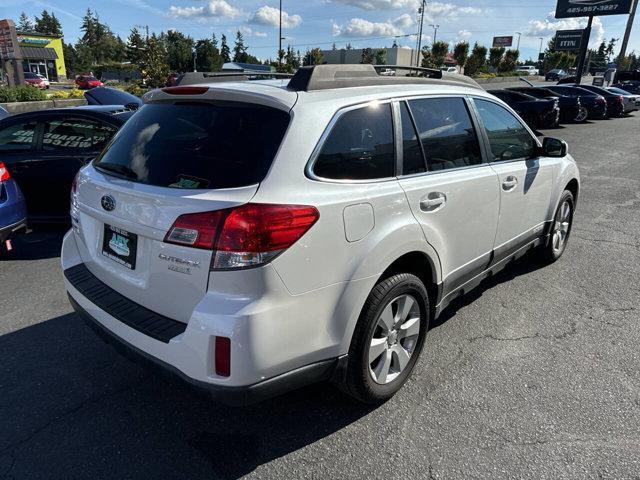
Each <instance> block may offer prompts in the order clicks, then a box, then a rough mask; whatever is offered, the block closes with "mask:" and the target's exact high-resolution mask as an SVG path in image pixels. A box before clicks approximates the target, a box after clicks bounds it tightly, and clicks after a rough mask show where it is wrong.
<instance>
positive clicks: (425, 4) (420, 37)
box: [416, 0, 427, 67]
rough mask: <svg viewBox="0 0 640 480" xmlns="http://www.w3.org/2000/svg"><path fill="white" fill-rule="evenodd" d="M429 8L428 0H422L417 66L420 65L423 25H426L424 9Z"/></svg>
mask: <svg viewBox="0 0 640 480" xmlns="http://www.w3.org/2000/svg"><path fill="white" fill-rule="evenodd" d="M426 8H427V0H422V6H421V7H420V8H419V9H418V13H419V14H420V30H419V32H418V52H417V55H416V67H419V66H420V50H421V48H422V27H423V26H424V11H425V10H426Z"/></svg>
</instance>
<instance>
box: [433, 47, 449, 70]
mask: <svg viewBox="0 0 640 480" xmlns="http://www.w3.org/2000/svg"><path fill="white" fill-rule="evenodd" d="M447 53H449V44H448V43H447V42H435V43H434V44H433V45H432V46H431V55H432V56H433V63H434V67H433V68H440V67H442V66H444V61H445V59H446V58H447Z"/></svg>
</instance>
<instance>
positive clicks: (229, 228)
mask: <svg viewBox="0 0 640 480" xmlns="http://www.w3.org/2000/svg"><path fill="white" fill-rule="evenodd" d="M319 217H320V214H319V213H318V210H317V209H316V208H315V207H311V206H307V205H272V204H261V203H248V204H246V205H242V206H240V207H236V208H228V209H224V210H217V211H214V212H204V213H189V214H185V215H180V216H179V217H178V219H177V220H176V221H175V222H174V224H173V226H172V227H171V228H170V229H169V232H168V233H167V235H166V237H165V239H164V241H165V242H167V243H173V244H176V245H185V246H189V247H194V248H203V249H208V250H213V251H214V257H213V260H212V264H211V268H212V269H213V270H228V269H235V268H247V267H255V266H258V265H262V264H264V263H267V262H269V261H271V260H272V259H274V258H275V257H276V256H278V255H279V254H280V253H282V252H283V251H284V250H286V249H287V248H289V247H290V246H291V245H293V244H294V243H295V242H297V241H298V240H299V239H300V238H301V237H302V236H303V235H304V234H305V233H306V232H307V231H308V230H309V229H310V228H311V227H312V226H313V224H314V223H316V222H317V221H318V218H319Z"/></svg>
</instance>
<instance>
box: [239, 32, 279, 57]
mask: <svg viewBox="0 0 640 480" xmlns="http://www.w3.org/2000/svg"><path fill="white" fill-rule="evenodd" d="M281 58H282V57H281ZM233 61H234V62H240V63H247V47H246V45H245V44H244V37H243V36H242V32H241V31H240V30H238V31H237V32H236V44H235V46H234V47H233Z"/></svg>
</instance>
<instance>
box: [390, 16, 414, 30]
mask: <svg viewBox="0 0 640 480" xmlns="http://www.w3.org/2000/svg"><path fill="white" fill-rule="evenodd" d="M392 23H393V24H394V25H395V26H396V27H398V28H407V27H410V26H411V25H413V24H414V23H415V22H414V21H413V18H412V17H411V15H409V14H408V13H403V14H402V15H400V16H399V17H398V18H396V19H395V20H394V21H393V22H392Z"/></svg>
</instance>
